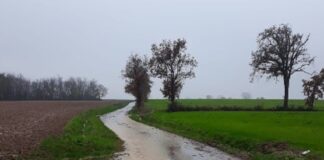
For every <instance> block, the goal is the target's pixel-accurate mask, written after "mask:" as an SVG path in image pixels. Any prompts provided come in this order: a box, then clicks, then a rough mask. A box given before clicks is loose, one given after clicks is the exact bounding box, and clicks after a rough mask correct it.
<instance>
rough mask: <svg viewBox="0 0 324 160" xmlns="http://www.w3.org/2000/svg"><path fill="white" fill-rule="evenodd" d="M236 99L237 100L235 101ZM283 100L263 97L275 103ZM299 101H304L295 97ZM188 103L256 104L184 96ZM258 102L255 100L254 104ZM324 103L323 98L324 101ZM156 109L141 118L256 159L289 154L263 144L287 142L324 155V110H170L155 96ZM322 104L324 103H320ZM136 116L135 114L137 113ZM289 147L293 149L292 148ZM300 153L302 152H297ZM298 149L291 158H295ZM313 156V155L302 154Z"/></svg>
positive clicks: (152, 103)
mask: <svg viewBox="0 0 324 160" xmlns="http://www.w3.org/2000/svg"><path fill="white" fill-rule="evenodd" d="M235 102H236V103H235ZM278 102H281V101H280V100H263V103H264V105H265V106H268V107H270V106H272V105H273V104H276V103H278ZM293 102H295V103H297V104H298V103H302V101H299V100H294V101H293ZM180 103H181V104H185V105H188V106H196V105H200V106H210V105H224V104H226V105H237V106H239V105H245V106H246V107H248V106H250V105H253V100H220V101H218V100H180ZM255 103H257V102H256V101H254V104H255ZM320 104H321V105H322V104H323V102H322V101H321V102H320ZM146 105H147V106H149V107H150V108H151V109H152V113H151V114H148V115H146V116H143V117H141V121H143V122H145V123H148V124H150V125H154V126H156V127H160V128H162V129H166V130H168V131H171V132H175V133H177V134H180V135H183V136H185V137H189V138H193V139H196V140H198V141H202V142H205V143H208V144H210V145H213V146H217V147H220V148H222V149H225V150H226V151H229V152H232V153H239V152H242V153H244V154H250V157H252V159H278V156H281V155H285V157H282V159H285V158H287V157H289V155H291V154H290V153H285V154H283V153H282V152H280V154H277V152H276V154H263V153H262V151H260V150H261V149H260V148H261V145H262V144H265V143H270V142H283V143H287V144H289V146H290V151H302V150H308V149H310V150H311V153H313V155H320V156H324V112H321V111H318V112H253V111H249V112H246V111H245V112H244V111H235V112H228V111H226V112H224V111H217V112H175V113H168V112H166V111H165V110H166V107H167V101H166V100H152V101H149V102H148V103H147V104H146ZM320 107H322V106H320ZM133 117H134V116H133ZM135 118H136V117H135ZM290 151H289V152H290ZM297 157H298V156H297ZM297 157H296V153H295V154H294V155H291V157H290V158H292V159H295V158H297ZM299 158H301V159H303V158H305V159H312V158H313V157H302V156H300V157H299Z"/></svg>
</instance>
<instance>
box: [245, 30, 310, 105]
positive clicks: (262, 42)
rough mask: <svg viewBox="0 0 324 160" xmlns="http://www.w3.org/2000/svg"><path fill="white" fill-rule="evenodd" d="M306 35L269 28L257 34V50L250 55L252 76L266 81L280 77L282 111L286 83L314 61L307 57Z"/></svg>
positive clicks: (287, 91)
mask: <svg viewBox="0 0 324 160" xmlns="http://www.w3.org/2000/svg"><path fill="white" fill-rule="evenodd" d="M308 40H309V35H308V36H306V37H305V36H304V35H303V34H299V33H297V34H294V33H293V32H292V29H291V28H290V27H289V26H288V25H280V26H273V27H270V28H268V29H265V30H264V32H262V33H260V34H259V36H258V39H257V43H258V49H257V50H256V51H254V52H252V63H251V64H250V65H251V66H252V67H253V73H252V74H251V77H252V80H253V77H255V75H256V74H259V75H260V76H262V75H267V78H268V79H270V78H273V77H274V78H278V77H282V78H283V81H284V105H283V106H284V107H285V108H288V99H289V82H290V78H291V76H292V75H293V74H294V73H296V72H305V71H304V69H305V67H306V66H308V65H310V64H311V63H313V61H314V58H313V57H311V56H310V55H309V54H308V53H307V48H306V43H307V42H308Z"/></svg>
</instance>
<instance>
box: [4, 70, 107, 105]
mask: <svg viewBox="0 0 324 160" xmlns="http://www.w3.org/2000/svg"><path fill="white" fill-rule="evenodd" d="M106 94H107V89H106V88H105V87H104V86H103V85H101V84H98V83H97V82H96V81H94V80H91V81H88V80H86V79H81V78H69V79H68V80H63V79H62V78H60V77H57V78H48V79H41V80H36V81H30V80H28V79H26V78H24V77H23V76H22V75H14V74H5V73H1V74H0V100H98V99H101V98H102V97H103V96H105V95H106Z"/></svg>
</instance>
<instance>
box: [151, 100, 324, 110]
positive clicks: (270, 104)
mask: <svg viewBox="0 0 324 160" xmlns="http://www.w3.org/2000/svg"><path fill="white" fill-rule="evenodd" d="M167 103H168V102H167V101H163V102H162V101H161V100H150V104H153V105H154V107H155V108H156V109H164V107H165V105H166V104H167ZM178 103H180V104H181V105H184V106H188V107H190V106H192V107H196V106H198V107H221V106H230V107H231V106H237V107H243V108H253V107H255V106H258V105H259V106H262V107H264V108H274V107H277V106H280V105H282V104H283V100H279V99H180V100H178ZM289 105H290V106H304V105H305V101H304V100H300V99H298V100H296V99H292V100H289ZM315 109H317V110H324V100H319V101H316V102H315Z"/></svg>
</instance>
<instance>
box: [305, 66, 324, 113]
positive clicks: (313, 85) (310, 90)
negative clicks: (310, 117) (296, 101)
mask: <svg viewBox="0 0 324 160" xmlns="http://www.w3.org/2000/svg"><path fill="white" fill-rule="evenodd" d="M303 87H304V95H305V96H307V97H306V99H305V104H306V105H307V106H308V107H309V109H310V110H312V109H314V102H315V100H317V99H319V98H323V92H324V68H323V69H322V70H321V72H320V73H319V74H316V75H314V76H312V77H311V79H310V80H303Z"/></svg>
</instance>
